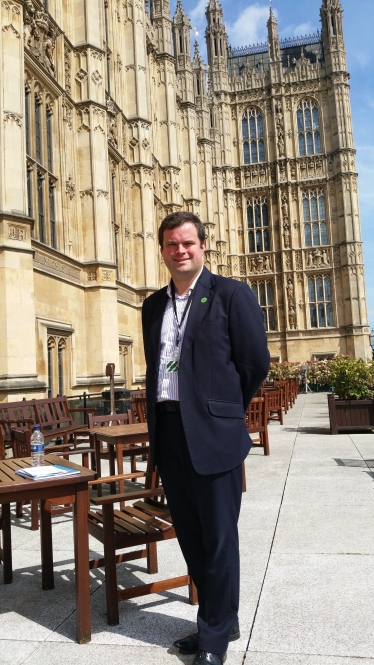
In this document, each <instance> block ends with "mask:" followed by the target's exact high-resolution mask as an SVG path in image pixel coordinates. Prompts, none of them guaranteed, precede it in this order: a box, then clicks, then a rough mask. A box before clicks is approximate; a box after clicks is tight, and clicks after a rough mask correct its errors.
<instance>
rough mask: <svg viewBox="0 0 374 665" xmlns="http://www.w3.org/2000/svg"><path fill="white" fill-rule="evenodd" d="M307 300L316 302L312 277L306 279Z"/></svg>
mask: <svg viewBox="0 0 374 665" xmlns="http://www.w3.org/2000/svg"><path fill="white" fill-rule="evenodd" d="M308 290H309V302H311V303H312V302H316V290H315V284H314V279H308Z"/></svg>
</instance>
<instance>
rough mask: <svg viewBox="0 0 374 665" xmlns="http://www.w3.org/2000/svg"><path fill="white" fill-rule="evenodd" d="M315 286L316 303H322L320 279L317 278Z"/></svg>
mask: <svg viewBox="0 0 374 665" xmlns="http://www.w3.org/2000/svg"><path fill="white" fill-rule="evenodd" d="M316 282H317V283H316V286H317V301H318V302H323V300H324V297H323V284H322V279H321V277H317V280H316Z"/></svg>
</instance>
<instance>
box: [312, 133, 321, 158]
mask: <svg viewBox="0 0 374 665" xmlns="http://www.w3.org/2000/svg"><path fill="white" fill-rule="evenodd" d="M314 143H315V146H316V153H319V152H322V151H321V134H320V133H319V132H314Z"/></svg>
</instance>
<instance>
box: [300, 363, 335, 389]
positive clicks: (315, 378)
mask: <svg viewBox="0 0 374 665" xmlns="http://www.w3.org/2000/svg"><path fill="white" fill-rule="evenodd" d="M306 364H307V365H308V383H311V384H313V385H320V386H323V385H326V384H330V383H331V377H330V365H331V360H309V361H307V363H306Z"/></svg>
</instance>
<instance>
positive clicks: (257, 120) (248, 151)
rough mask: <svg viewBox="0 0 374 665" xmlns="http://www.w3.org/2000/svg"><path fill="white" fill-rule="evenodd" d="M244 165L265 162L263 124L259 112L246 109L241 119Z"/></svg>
mask: <svg viewBox="0 0 374 665" xmlns="http://www.w3.org/2000/svg"><path fill="white" fill-rule="evenodd" d="M242 133H243V156H244V164H257V163H258V162H264V161H265V143H264V123H263V120H262V115H261V111H259V110H258V109H248V110H247V111H246V112H245V113H244V115H243V119H242Z"/></svg>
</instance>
